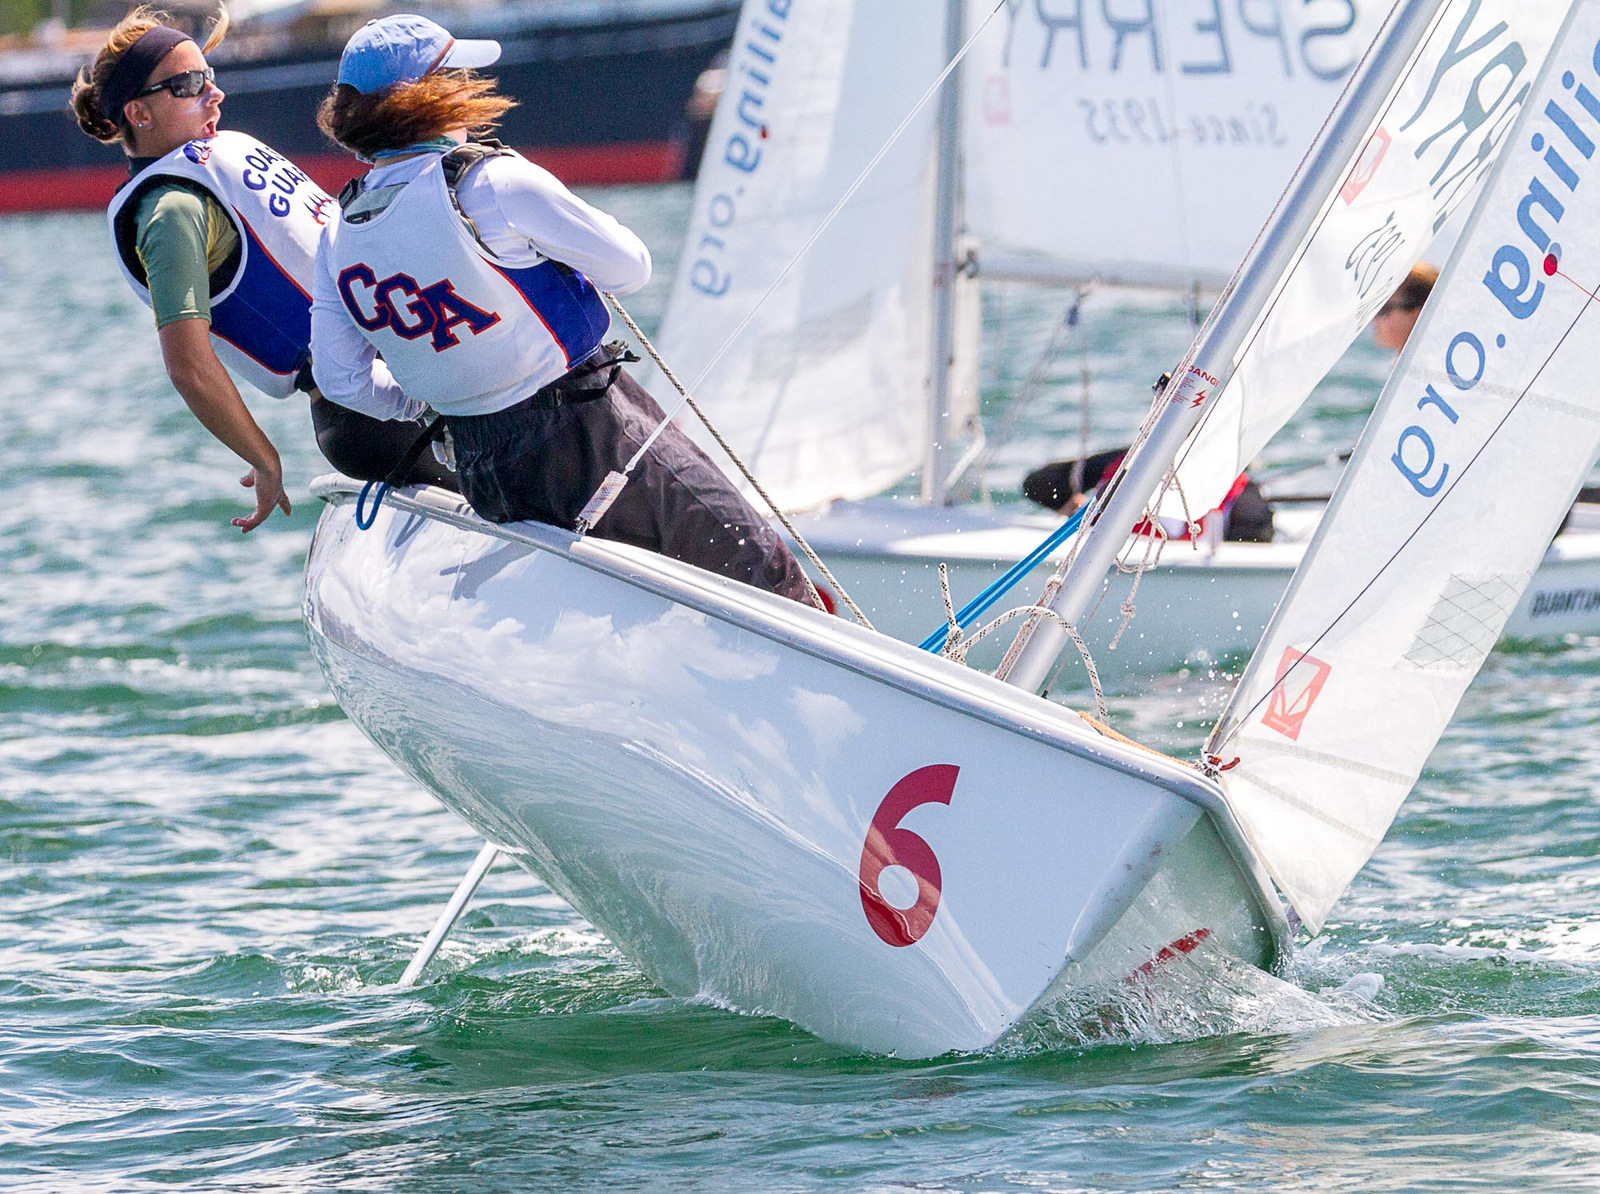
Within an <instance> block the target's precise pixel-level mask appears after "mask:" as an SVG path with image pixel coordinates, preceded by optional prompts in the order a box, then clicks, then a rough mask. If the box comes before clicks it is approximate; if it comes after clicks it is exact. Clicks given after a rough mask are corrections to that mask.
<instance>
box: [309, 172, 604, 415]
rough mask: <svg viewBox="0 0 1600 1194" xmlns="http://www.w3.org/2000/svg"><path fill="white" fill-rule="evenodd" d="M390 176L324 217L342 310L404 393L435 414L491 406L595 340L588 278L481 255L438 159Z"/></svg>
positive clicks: (597, 311)
mask: <svg viewBox="0 0 1600 1194" xmlns="http://www.w3.org/2000/svg"><path fill="white" fill-rule="evenodd" d="M399 185H400V190H399V193H398V194H397V195H396V196H395V197H394V198H393V199H392V200H391V201H390V202H389V203H388V205H387V206H385V207H383V208H382V209H381V210H379V211H376V212H375V213H373V214H371V215H367V214H366V213H364V212H362V211H361V210H360V209H359V207H358V206H354V207H353V209H352V211H351V212H350V213H347V214H346V215H344V216H342V217H341V218H340V220H339V221H338V222H337V223H336V224H334V225H333V226H332V227H330V228H329V230H328V250H327V251H328V261H329V264H330V265H331V266H332V272H333V275H334V277H335V278H336V279H337V281H338V287H339V295H340V298H341V299H343V301H344V306H345V309H346V311H347V312H348V314H349V316H350V318H351V319H352V320H354V321H355V323H356V325H357V326H358V327H359V328H360V329H361V334H362V335H363V336H365V337H366V339H367V340H368V342H370V343H371V344H372V346H373V347H374V348H375V349H377V351H378V352H379V353H380V354H381V355H382V356H383V359H384V361H385V363H387V364H388V366H389V370H390V372H391V373H393V374H394V378H395V380H396V381H398V382H399V383H400V386H401V388H402V389H404V390H405V392H406V393H407V394H408V395H409V396H410V397H412V398H418V399H421V400H422V401H423V402H426V403H427V404H428V405H429V406H431V407H433V409H434V410H437V411H439V412H440V413H441V414H447V415H483V414H490V413H492V412H494V411H497V410H504V409H505V408H506V407H508V406H512V405H514V404H515V403H517V402H520V401H521V400H522V399H524V398H527V397H528V396H529V395H531V394H532V393H533V392H534V391H535V390H538V389H539V388H541V387H542V386H545V385H547V384H548V383H550V382H552V381H555V380H556V379H557V378H558V377H560V376H561V375H562V374H564V373H566V372H567V370H569V369H570V368H572V367H573V366H574V365H577V364H579V363H580V362H581V361H583V360H584V359H585V358H586V357H588V356H590V355H591V354H592V353H593V352H594V351H595V350H596V349H597V348H599V347H600V345H601V343H602V342H603V341H604V339H605V334H606V331H607V329H608V328H609V327H610V326H611V317H610V314H609V313H608V312H607V310H606V307H605V303H604V302H603V301H602V300H601V298H600V295H599V292H597V291H596V290H595V288H594V286H593V284H592V283H590V281H589V279H588V278H586V277H584V276H583V274H581V273H579V272H578V271H577V270H575V269H572V268H570V267H569V266H565V265H561V264H560V263H558V262H555V261H550V260H548V259H544V258H541V259H539V260H538V261H537V262H536V263H535V264H533V265H522V266H513V265H508V264H505V263H502V262H501V261H499V260H498V259H497V258H495V257H494V256H493V255H492V254H490V253H489V251H488V250H487V249H485V248H484V247H483V246H482V245H480V244H479V243H478V241H477V239H476V237H475V236H474V235H473V233H472V230H471V229H470V228H469V227H468V225H467V223H466V221H465V220H464V219H463V218H462V216H461V215H460V214H459V213H458V212H457V210H456V207H455V205H454V203H453V202H452V198H453V197H452V195H451V194H450V190H449V186H448V184H447V183H446V181H445V173H444V169H443V164H442V159H441V160H435V161H433V162H430V163H429V164H428V166H427V167H426V168H425V169H424V170H423V171H422V173H420V174H418V175H417V176H416V177H415V178H413V179H412V180H411V181H410V182H407V183H404V184H399ZM363 217H365V218H363Z"/></svg>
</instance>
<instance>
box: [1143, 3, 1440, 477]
mask: <svg viewBox="0 0 1600 1194" xmlns="http://www.w3.org/2000/svg"><path fill="white" fill-rule="evenodd" d="M1444 15H1445V12H1444V6H1443V5H1441V6H1440V7H1439V9H1438V11H1436V12H1435V13H1434V18H1433V24H1432V26H1431V27H1430V28H1429V30H1428V32H1427V33H1426V34H1425V35H1424V36H1423V38H1422V39H1421V41H1419V42H1418V43H1417V49H1416V52H1415V53H1414V54H1413V55H1412V58H1411V62H1410V63H1409V64H1408V66H1407V69H1406V71H1405V73H1404V74H1403V75H1402V76H1401V80H1402V81H1403V80H1405V79H1407V78H1409V77H1410V75H1411V70H1412V69H1413V68H1414V67H1415V65H1416V62H1417V60H1418V59H1420V58H1421V56H1422V52H1423V51H1424V50H1425V49H1426V48H1427V46H1428V44H1429V43H1430V42H1431V41H1432V40H1433V37H1434V34H1435V33H1437V32H1438V30H1439V28H1440V26H1441V25H1442V24H1443V22H1444ZM1393 19H1394V16H1393V14H1392V13H1391V14H1390V15H1389V16H1388V17H1386V18H1385V20H1384V26H1385V28H1387V26H1388V24H1389V22H1390V21H1392V20H1393ZM1382 36H1383V31H1382V30H1380V31H1379V34H1378V37H1377V38H1374V39H1373V41H1372V43H1371V44H1370V45H1369V46H1368V47H1367V49H1366V52H1365V53H1364V54H1362V56H1361V61H1362V64H1365V62H1366V60H1367V57H1368V56H1369V55H1371V53H1372V50H1373V47H1374V46H1376V45H1377V44H1378V41H1379V40H1380V39H1381V38H1382ZM1360 73H1361V67H1360V65H1358V66H1357V68H1356V69H1355V70H1353V71H1351V72H1350V79H1349V81H1348V82H1347V83H1346V84H1345V86H1344V91H1343V92H1342V93H1341V94H1340V96H1339V102H1340V103H1343V102H1344V98H1345V96H1346V95H1348V94H1349V92H1350V88H1351V87H1352V86H1354V84H1355V81H1356V78H1357V76H1359V75H1360ZM1399 98H1400V88H1399V87H1396V88H1395V90H1394V92H1393V93H1391V94H1390V96H1389V102H1388V103H1387V104H1386V105H1384V108H1383V110H1382V111H1381V112H1379V113H1378V116H1377V119H1376V120H1375V121H1374V122H1373V126H1372V127H1374V128H1382V127H1383V123H1384V121H1385V120H1386V119H1387V118H1388V115H1389V113H1390V111H1391V110H1392V109H1393V108H1394V105H1395V103H1396V102H1397V101H1398V100H1399ZM1338 108H1339V104H1337V103H1336V104H1335V105H1334V106H1333V108H1332V109H1330V111H1329V113H1328V115H1327V117H1326V118H1325V119H1324V120H1323V122H1322V128H1321V129H1319V130H1318V132H1317V136H1316V138H1314V139H1313V140H1312V142H1311V146H1310V148H1308V149H1307V150H1306V153H1305V156H1304V157H1302V158H1301V159H1300V165H1299V166H1298V167H1296V169H1295V172H1294V174H1293V175H1291V176H1290V179H1289V184H1288V186H1285V187H1284V189H1283V194H1281V195H1280V196H1279V197H1278V205H1277V206H1275V207H1274V208H1273V215H1274V216H1276V215H1277V212H1278V207H1281V206H1282V204H1283V200H1284V198H1285V197H1286V196H1287V195H1288V194H1289V190H1290V188H1291V187H1293V186H1294V180H1295V179H1296V178H1298V177H1299V175H1300V171H1301V170H1303V169H1304V168H1305V164H1306V162H1308V161H1310V159H1311V149H1314V148H1315V147H1316V145H1317V143H1318V142H1319V141H1320V140H1321V138H1322V134H1323V133H1324V132H1326V131H1327V128H1328V125H1329V124H1330V123H1332V121H1333V113H1334V112H1335V111H1337V110H1338ZM1371 139H1372V138H1371V136H1370V134H1369V136H1367V137H1366V138H1364V139H1363V140H1362V142H1361V144H1360V146H1358V147H1357V154H1356V160H1357V161H1359V160H1360V150H1363V149H1365V148H1366V145H1367V142H1368V141H1370V140H1371ZM1353 165H1354V163H1353V162H1352V166H1353ZM1346 175H1348V171H1346ZM1330 198H1331V196H1330ZM1332 214H1333V204H1332V203H1330V202H1328V201H1327V199H1324V201H1323V211H1322V214H1321V216H1319V217H1318V219H1317V221H1316V222H1315V224H1314V225H1313V226H1312V227H1311V229H1310V230H1309V231H1308V232H1307V234H1306V236H1305V237H1304V239H1303V240H1302V241H1301V244H1300V251H1299V252H1298V253H1297V254H1296V255H1295V259H1294V261H1293V263H1291V264H1290V266H1289V268H1288V269H1286V270H1285V271H1284V272H1283V281H1282V284H1281V285H1280V286H1279V287H1278V290H1277V292H1276V293H1275V294H1274V295H1273V296H1272V298H1271V299H1269V300H1268V302H1267V304H1266V306H1265V307H1264V308H1262V311H1261V314H1260V315H1258V316H1257V317H1256V321H1255V324H1254V326H1253V327H1252V328H1251V329H1250V331H1249V333H1248V334H1247V335H1246V336H1245V340H1244V343H1243V344H1241V345H1240V346H1239V350H1238V351H1237V352H1236V353H1234V355H1233V360H1234V366H1233V369H1232V371H1231V372H1230V373H1229V374H1228V380H1227V382H1226V383H1224V384H1223V385H1222V386H1221V387H1220V388H1219V389H1218V391H1217V395H1216V398H1215V399H1213V401H1212V402H1211V405H1210V406H1208V407H1206V409H1205V410H1203V411H1202V412H1201V413H1200V418H1199V420H1198V421H1197V422H1196V423H1195V425H1194V429H1193V430H1192V431H1190V432H1189V435H1188V438H1187V439H1186V440H1185V441H1184V446H1183V448H1182V449H1181V450H1180V451H1179V453H1178V457H1177V459H1176V460H1174V461H1173V462H1172V468H1171V469H1170V470H1169V471H1170V472H1173V473H1176V472H1177V470H1179V469H1180V468H1182V467H1183V465H1184V463H1185V462H1186V461H1187V460H1188V459H1189V454H1190V453H1191V452H1193V451H1194V449H1195V445H1196V444H1197V443H1199V440H1200V433H1201V431H1202V430H1203V429H1204V428H1205V426H1206V424H1207V423H1209V422H1210V421H1211V416H1212V415H1213V414H1215V413H1216V411H1217V409H1218V408H1219V407H1220V406H1221V405H1222V401H1221V400H1222V395H1223V394H1224V393H1225V392H1226V391H1227V389H1228V387H1229V386H1231V385H1232V384H1233V378H1234V377H1235V376H1236V375H1237V374H1238V372H1239V366H1240V365H1241V364H1242V363H1243V362H1244V360H1245V358H1247V357H1248V356H1249V355H1250V353H1251V351H1252V350H1253V349H1254V347H1255V343H1256V340H1257V339H1258V338H1259V337H1260V335H1261V332H1262V330H1263V329H1264V328H1265V327H1266V323H1267V319H1268V317H1270V316H1271V315H1272V313H1273V312H1274V311H1276V310H1277V308H1278V305H1279V304H1280V303H1281V302H1282V301H1283V296H1284V292H1285V291H1287V290H1288V282H1289V279H1290V278H1292V277H1294V275H1295V272H1296V271H1297V270H1299V268H1300V266H1301V264H1302V263H1303V262H1304V260H1305V256H1306V253H1307V252H1308V251H1309V250H1310V248H1311V242H1312V241H1314V240H1315V239H1316V237H1317V233H1318V232H1320V231H1321V230H1322V226H1323V225H1324V224H1325V223H1326V222H1327V220H1328V217H1329V216H1330V215H1332ZM1270 223H1271V219H1270V218H1269V220H1268V224H1270ZM1266 229H1267V225H1263V226H1262V228H1261V231H1260V232H1257V233H1256V239H1255V240H1254V241H1253V242H1251V245H1250V253H1254V252H1255V248H1256V245H1257V244H1259V243H1260V241H1261V236H1262V233H1264V232H1265V231H1266ZM1250 253H1246V254H1245V258H1244V260H1245V261H1248V260H1249V259H1250ZM1243 269H1244V261H1241V262H1240V263H1239V267H1238V268H1237V269H1235V270H1234V271H1233V277H1231V278H1230V279H1229V280H1228V284H1227V285H1226V286H1225V287H1223V290H1222V294H1221V296H1220V297H1219V298H1218V299H1217V303H1216V306H1215V307H1213V308H1212V310H1213V312H1215V310H1216V309H1217V307H1220V306H1221V305H1222V302H1223V300H1224V299H1226V298H1227V296H1228V292H1229V291H1231V290H1232V289H1233V287H1234V283H1235V282H1237V281H1238V278H1239V274H1240V273H1241V272H1242V271H1243ZM1206 322H1207V323H1209V322H1210V319H1209V318H1208V319H1207V320H1206ZM1308 397H1309V395H1308ZM1162 496H1163V497H1164V496H1165V489H1163V491H1162Z"/></svg>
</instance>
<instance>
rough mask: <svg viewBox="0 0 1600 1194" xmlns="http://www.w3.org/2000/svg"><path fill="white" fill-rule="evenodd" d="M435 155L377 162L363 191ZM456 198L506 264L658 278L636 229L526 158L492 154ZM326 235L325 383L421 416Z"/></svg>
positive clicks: (320, 326)
mask: <svg viewBox="0 0 1600 1194" xmlns="http://www.w3.org/2000/svg"><path fill="white" fill-rule="evenodd" d="M435 160H436V158H435V155H433V154H431V153H427V154H419V155H418V156H416V157H412V158H405V159H403V160H401V161H397V162H394V163H391V164H388V165H382V166H378V167H375V168H374V169H373V170H372V172H371V173H370V174H368V176H367V179H366V185H365V191H366V193H368V194H371V193H373V192H375V191H377V190H379V189H380V188H384V187H393V186H400V185H403V184H405V183H408V182H410V181H412V180H413V179H415V178H416V177H417V176H418V175H419V174H421V173H422V172H423V171H424V170H425V169H427V167H428V166H430V165H432V164H433V162H434V161H435ZM456 198H457V201H458V202H459V203H460V204H461V210H462V211H464V212H465V213H466V214H467V215H468V216H469V217H470V218H471V219H472V222H473V224H474V225H475V226H476V227H477V231H478V236H479V238H480V239H481V240H482V242H483V243H484V244H485V245H486V246H487V247H488V248H489V250H490V251H491V252H492V253H493V254H494V255H495V257H496V258H497V259H498V260H499V261H500V262H501V263H502V264H504V265H507V266H511V267H519V266H530V265H535V264H537V263H538V262H539V261H540V260H541V259H549V260H551V261H558V262H560V263H561V264H563V265H566V266H570V267H571V268H573V269H575V270H578V271H579V272H580V273H582V274H584V275H585V276H586V277H587V278H588V279H589V280H590V281H591V282H592V283H593V284H594V285H595V287H596V288H598V289H600V290H610V291H613V292H614V293H617V294H631V293H632V292H633V291H636V290H638V289H639V288H640V287H641V286H643V285H644V284H645V283H646V282H648V281H649V280H650V251H649V250H648V249H647V248H646V247H645V245H644V242H643V241H641V240H640V239H639V238H638V236H636V235H635V234H634V233H633V232H632V231H631V230H629V229H628V228H626V227H624V226H623V225H622V224H621V223H619V222H618V221H617V220H616V219H615V218H614V217H612V216H610V215H608V214H607V213H606V212H603V211H601V210H599V209H598V208H595V207H592V206H591V205H589V204H588V203H585V202H584V201H583V200H582V199H580V198H578V197H577V196H576V195H574V194H573V193H572V192H571V191H569V190H568V189H567V188H566V187H565V186H564V185H563V184H562V183H561V181H560V180H559V179H557V178H556V177H555V176H554V175H553V174H551V173H550V172H549V171H548V170H545V169H543V168H542V167H540V166H537V165H535V164H534V163H532V162H530V161H528V160H527V159H526V158H523V157H515V156H508V155H501V156H498V157H492V158H487V159H485V160H484V161H483V162H481V163H479V164H478V165H477V166H475V167H474V168H473V169H471V170H470V171H468V172H467V175H466V177H465V178H464V179H463V180H462V182H461V185H460V186H459V187H458V188H457V190H456ZM328 244H329V241H328V238H327V237H326V236H325V237H324V238H323V240H322V243H321V245H320V246H319V248H318V251H317V261H316V271H315V275H314V281H313V288H312V296H311V298H312V301H311V356H312V371H313V373H314V374H315V377H316V381H317V385H318V388H320V389H321V391H322V393H323V395H324V396H325V397H327V398H329V399H331V400H332V401H334V402H337V403H339V404H340V405H341V406H347V407H349V408H351V409H352V410H357V411H360V412H361V413H363V414H366V415H371V416H373V417H375V418H380V419H414V418H416V417H418V416H419V415H421V414H422V413H423V412H424V411H425V410H426V409H427V408H426V406H425V405H424V404H423V403H422V402H420V401H417V400H415V399H412V398H410V397H408V396H407V395H406V394H405V392H404V391H403V390H402V389H401V387H400V385H399V383H398V382H396V381H395V379H394V377H393V375H392V374H391V373H390V372H389V369H388V368H387V366H385V365H384V363H383V361H382V360H380V359H379V358H378V355H377V352H376V351H375V350H374V348H373V346H372V344H371V342H370V341H368V340H367V338H366V337H365V336H364V335H362V333H361V329H360V328H358V327H357V326H356V324H355V323H354V321H353V320H352V319H351V318H350V314H349V312H348V311H347V310H346V309H345V306H344V302H343V300H342V298H341V297H340V294H339V289H338V283H337V278H336V273H335V270H334V269H333V266H332V263H331V262H330V261H329V258H328V252H327V248H328ZM513 384H515V383H513Z"/></svg>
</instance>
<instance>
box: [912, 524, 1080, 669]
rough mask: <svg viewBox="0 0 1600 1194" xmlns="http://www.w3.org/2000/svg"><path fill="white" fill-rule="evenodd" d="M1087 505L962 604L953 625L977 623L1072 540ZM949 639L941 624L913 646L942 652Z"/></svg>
mask: <svg viewBox="0 0 1600 1194" xmlns="http://www.w3.org/2000/svg"><path fill="white" fill-rule="evenodd" d="M1090 505H1093V503H1089V504H1086V505H1083V506H1080V507H1078V510H1077V512H1076V513H1074V514H1073V516H1072V517H1071V518H1069V519H1067V521H1066V522H1064V523H1062V524H1061V525H1060V526H1058V527H1057V528H1056V529H1055V530H1053V531H1051V532H1050V534H1049V536H1048V537H1047V538H1046V539H1045V541H1044V542H1043V543H1041V544H1039V546H1038V547H1036V548H1034V549H1033V550H1032V551H1030V552H1029V553H1028V554H1027V555H1026V556H1024V557H1023V558H1022V559H1020V560H1018V561H1017V562H1016V563H1015V564H1013V565H1011V567H1009V568H1007V569H1006V570H1005V572H1004V574H1003V575H1001V576H1000V577H999V578H998V579H996V580H995V582H994V583H993V584H991V585H990V586H989V587H988V588H987V589H985V590H984V591H983V592H981V593H979V594H978V595H977V596H976V597H974V598H973V599H972V600H971V601H969V602H967V603H966V604H965V605H963V606H962V607H961V612H960V613H958V614H956V625H957V626H960V627H961V628H962V629H963V630H965V629H966V628H967V627H969V626H971V625H972V623H973V622H975V621H977V619H978V618H979V617H980V616H981V615H982V614H983V613H984V611H985V610H987V609H988V608H989V607H990V606H991V605H993V604H994V603H995V602H996V601H999V600H1000V598H1001V597H1003V596H1004V595H1005V594H1006V593H1007V592H1009V591H1010V590H1011V589H1013V588H1015V587H1016V585H1017V582H1018V581H1020V580H1021V579H1022V578H1023V577H1024V576H1026V575H1027V574H1028V573H1030V572H1032V571H1033V570H1034V568H1035V567H1036V566H1037V565H1038V563H1039V561H1040V560H1042V559H1044V558H1045V557H1046V556H1047V555H1049V554H1050V553H1051V552H1052V551H1054V550H1055V549H1056V548H1058V547H1060V546H1061V545H1062V544H1063V543H1065V542H1066V541H1067V540H1068V539H1070V538H1072V534H1073V532H1074V531H1076V530H1077V529H1078V527H1079V525H1080V524H1081V523H1082V522H1083V516H1084V515H1085V514H1087V513H1088V512H1089V506H1090ZM949 638H950V627H949V626H948V625H945V626H941V627H939V629H937V630H935V631H934V632H933V633H932V634H930V635H929V636H928V637H927V638H925V639H923V640H922V641H921V642H920V643H918V644H917V645H918V646H919V647H921V648H922V649H923V650H924V651H942V650H944V645H945V643H946V642H948V641H949Z"/></svg>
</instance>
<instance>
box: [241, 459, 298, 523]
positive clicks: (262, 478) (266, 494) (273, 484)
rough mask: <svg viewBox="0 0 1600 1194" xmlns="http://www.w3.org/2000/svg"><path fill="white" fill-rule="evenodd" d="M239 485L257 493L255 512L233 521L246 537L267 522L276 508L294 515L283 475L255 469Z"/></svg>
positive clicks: (243, 477)
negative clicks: (285, 489)
mask: <svg viewBox="0 0 1600 1194" xmlns="http://www.w3.org/2000/svg"><path fill="white" fill-rule="evenodd" d="M239 484H240V485H243V486H244V487H245V488H246V489H254V490H255V491H256V508H255V512H254V513H253V514H248V515H246V516H244V517H242V518H235V519H234V520H233V525H234V526H236V527H238V528H239V530H241V531H242V532H244V533H245V534H246V535H248V534H249V533H250V532H251V531H253V530H255V529H256V528H257V527H258V526H260V525H261V524H262V523H264V522H266V521H267V518H268V516H269V515H271V513H272V509H273V507H274V506H276V507H277V508H278V509H280V510H282V511H283V512H284V513H285V514H293V513H294V507H292V506H291V505H290V504H289V495H288V494H287V493H285V492H284V489H283V476H282V474H278V473H266V472H263V471H262V470H261V469H255V468H253V469H251V470H250V471H249V472H248V473H246V474H245V475H244V476H242V477H240V478H239Z"/></svg>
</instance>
